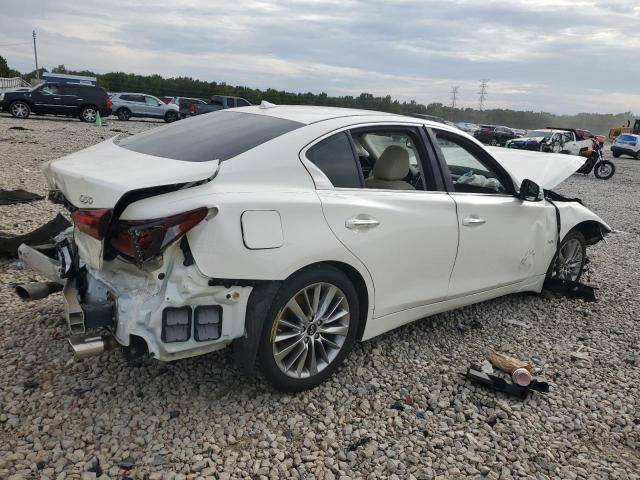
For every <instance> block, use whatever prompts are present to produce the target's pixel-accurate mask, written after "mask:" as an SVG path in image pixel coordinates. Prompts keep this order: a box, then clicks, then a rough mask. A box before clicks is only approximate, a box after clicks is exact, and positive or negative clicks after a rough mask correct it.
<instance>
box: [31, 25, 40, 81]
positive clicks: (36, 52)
mask: <svg viewBox="0 0 640 480" xmlns="http://www.w3.org/2000/svg"><path fill="white" fill-rule="evenodd" d="M33 56H34V57H35V59H36V78H37V79H38V80H40V71H39V70H38V49H37V48H36V31H35V30H34V31H33Z"/></svg>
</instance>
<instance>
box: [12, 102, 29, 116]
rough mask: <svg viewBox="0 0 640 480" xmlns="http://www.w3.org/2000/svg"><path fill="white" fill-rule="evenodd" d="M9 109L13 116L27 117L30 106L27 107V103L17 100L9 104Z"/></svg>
mask: <svg viewBox="0 0 640 480" xmlns="http://www.w3.org/2000/svg"><path fill="white" fill-rule="evenodd" d="M9 111H10V112H11V115H13V116H14V117H15V118H29V114H30V113H31V108H30V107H29V104H28V103H26V102H21V101H17V102H13V103H12V104H11V107H9Z"/></svg>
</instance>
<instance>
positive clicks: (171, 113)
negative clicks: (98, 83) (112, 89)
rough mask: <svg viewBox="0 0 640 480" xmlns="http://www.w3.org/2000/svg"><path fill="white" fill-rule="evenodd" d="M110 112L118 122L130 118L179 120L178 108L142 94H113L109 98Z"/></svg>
mask: <svg viewBox="0 0 640 480" xmlns="http://www.w3.org/2000/svg"><path fill="white" fill-rule="evenodd" d="M111 103H112V107H111V111H112V112H113V113H114V115H116V116H117V117H118V119H120V120H129V119H130V118H131V117H143V118H162V119H163V120H164V121H165V122H167V123H169V122H175V121H176V120H179V119H180V113H179V111H178V106H177V105H175V104H173V103H164V102H163V101H162V100H160V99H158V98H157V97H154V96H153V95H147V94H144V93H114V94H113V95H112V96H111Z"/></svg>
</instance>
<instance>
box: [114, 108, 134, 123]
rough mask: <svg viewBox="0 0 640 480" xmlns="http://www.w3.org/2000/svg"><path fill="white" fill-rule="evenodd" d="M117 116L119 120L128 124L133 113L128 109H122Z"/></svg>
mask: <svg viewBox="0 0 640 480" xmlns="http://www.w3.org/2000/svg"><path fill="white" fill-rule="evenodd" d="M116 116H117V117H118V120H122V121H123V122H126V121H127V120H129V119H130V118H131V112H130V111H129V109H128V108H121V109H120V110H118V111H117V112H116Z"/></svg>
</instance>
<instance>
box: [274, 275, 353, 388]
mask: <svg viewBox="0 0 640 480" xmlns="http://www.w3.org/2000/svg"><path fill="white" fill-rule="evenodd" d="M350 320H351V312H350V309H349V302H348V301H347V297H346V295H345V294H344V292H343V291H342V290H340V289H339V288H338V287H336V286H335V285H333V284H331V283H324V282H323V283H315V284H312V285H309V286H307V287H305V288H303V289H302V290H300V291H299V292H298V293H296V294H295V295H294V296H293V297H292V298H291V299H290V300H289V301H288V302H287V303H286V304H285V306H284V307H283V308H282V309H281V310H280V312H279V313H278V316H277V317H276V320H275V322H274V327H273V331H272V334H271V339H272V350H273V356H274V359H275V362H276V365H277V366H278V368H279V369H280V371H281V372H282V373H284V374H285V375H287V376H289V377H292V378H309V377H311V376H314V375H316V374H318V373H319V372H321V371H323V370H324V369H325V368H327V367H328V366H329V365H330V364H331V363H332V362H333V361H334V360H335V358H336V357H337V356H338V354H339V353H340V350H341V349H342V347H343V345H344V343H345V340H346V339H347V335H348V333H349V327H350Z"/></svg>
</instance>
